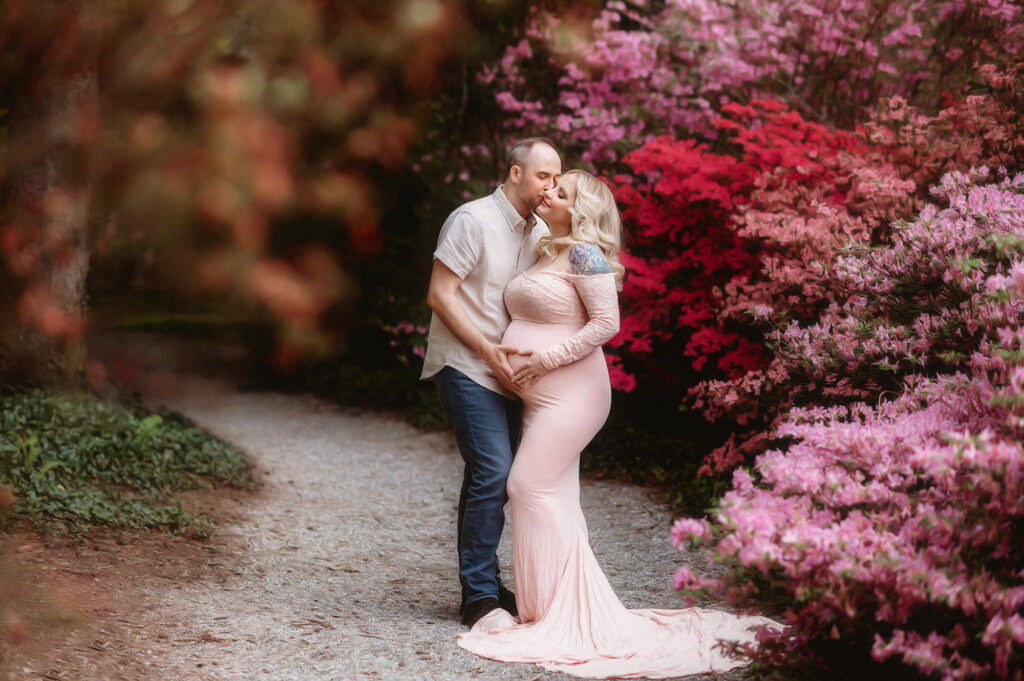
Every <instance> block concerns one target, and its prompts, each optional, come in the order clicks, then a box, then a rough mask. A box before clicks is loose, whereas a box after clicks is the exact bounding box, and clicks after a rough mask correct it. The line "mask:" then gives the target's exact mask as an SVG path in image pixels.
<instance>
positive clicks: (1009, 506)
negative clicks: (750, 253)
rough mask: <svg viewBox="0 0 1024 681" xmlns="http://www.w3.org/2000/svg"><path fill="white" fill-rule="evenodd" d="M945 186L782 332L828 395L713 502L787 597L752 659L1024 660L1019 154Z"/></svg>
mask: <svg viewBox="0 0 1024 681" xmlns="http://www.w3.org/2000/svg"><path fill="white" fill-rule="evenodd" d="M933 195H934V199H935V200H936V201H938V202H940V203H939V204H929V205H927V206H925V207H924V209H922V210H921V212H920V215H919V217H918V218H916V219H915V220H913V221H911V222H905V223H900V224H898V225H896V226H895V228H894V231H893V234H892V238H891V244H888V245H883V246H869V245H858V246H853V247H851V248H849V249H847V250H846V251H845V252H844V253H843V254H842V255H841V256H840V257H839V258H837V260H836V265H835V269H834V273H833V275H832V276H834V277H835V280H836V286H838V287H842V288H844V289H846V290H848V291H849V293H850V295H849V298H848V299H847V300H846V301H845V302H843V303H842V304H840V303H835V304H833V305H831V306H830V307H829V308H828V309H827V310H826V311H825V312H824V313H823V314H822V315H821V316H820V318H819V320H817V322H815V323H814V324H805V325H800V324H796V323H792V324H789V325H788V326H785V327H784V328H780V329H779V330H778V331H777V332H775V333H774V335H773V336H772V339H773V342H774V343H775V346H776V350H777V353H778V357H779V358H780V361H781V362H784V363H785V364H786V365H788V366H789V367H791V368H792V370H793V371H794V372H799V373H800V375H801V376H803V377H804V380H805V381H807V382H808V383H809V384H812V385H813V386H814V389H815V390H816V391H817V392H818V394H819V395H820V398H819V401H818V405H817V406H808V407H804V408H795V409H792V410H790V411H789V412H788V413H787V414H786V415H785V418H784V420H783V421H782V422H781V424H780V425H779V426H778V428H777V429H776V430H775V431H774V432H773V433H771V437H772V438H773V442H774V443H775V446H774V447H773V448H771V449H769V450H768V451H766V452H764V453H763V454H761V455H760V456H759V457H758V458H757V460H756V462H755V464H754V467H753V471H751V472H748V471H747V470H745V469H738V470H737V471H736V472H735V473H734V475H733V489H732V490H731V491H730V492H728V493H727V494H726V495H725V496H724V497H723V498H722V499H721V501H720V504H719V508H718V510H717V512H716V513H715V516H714V521H715V524H716V529H715V531H716V532H717V533H718V534H719V535H720V536H721V540H720V541H719V543H718V547H717V553H718V556H719V558H720V559H721V560H722V561H724V562H726V563H728V564H731V565H733V566H735V567H736V568H737V569H738V572H737V574H738V575H739V576H740V579H739V581H734V582H732V584H731V585H727V588H729V589H731V590H732V591H733V592H734V594H742V592H744V591H746V592H750V590H751V584H752V582H751V581H750V580H749V577H750V576H751V575H758V576H760V578H762V580H764V581H765V582H767V583H769V584H770V585H772V588H773V589H774V590H777V591H778V592H781V593H782V594H783V595H784V596H785V597H786V600H787V602H788V603H789V607H788V608H787V610H786V611H785V613H784V619H785V620H786V622H787V624H789V627H788V628H787V629H786V630H785V631H783V632H781V633H775V632H770V631H765V632H762V643H761V645H760V646H759V647H758V648H757V649H756V650H755V649H753V648H747V649H745V650H743V651H737V652H743V653H745V654H747V655H750V656H752V657H753V659H755V660H756V661H760V662H763V663H766V664H769V665H774V664H784V665H788V666H791V667H792V666H799V665H801V664H810V665H814V666H815V667H817V668H820V669H821V670H823V672H824V673H827V674H833V675H836V676H844V675H847V676H848V677H849V676H850V675H854V674H856V673H860V672H862V671H863V669H862V666H863V665H860V664H859V663H858V660H860V661H862V662H864V663H865V664H869V662H868V657H869V656H870V659H871V660H874V661H875V662H876V663H886V664H885V665H880V666H878V667H877V669H875V670H874V671H872V672H871V673H872V674H875V675H878V674H880V673H881V672H880V670H885V671H886V673H885V675H883V676H891V677H892V678H897V677H898V678H905V674H906V667H910V668H912V669H913V670H915V671H916V672H917V673H919V674H920V675H922V676H928V677H934V678H941V679H944V680H946V679H969V678H986V677H987V678H997V679H1010V678H1018V677H1019V670H1020V669H1021V668H1022V667H1024V618H1022V616H1021V612H1022V608H1024V448H1022V445H1021V441H1022V438H1024V174H1019V175H1016V176H1013V177H1008V176H1005V175H1003V174H1001V175H1000V176H998V177H995V178H992V177H990V173H989V172H988V171H987V170H985V169H982V170H979V171H977V172H973V173H970V174H964V173H959V172H954V173H950V174H947V175H945V176H944V177H943V178H942V179H941V181H940V183H939V184H938V185H937V186H936V187H934V188H933ZM764 312H765V314H767V315H769V316H770V315H771V314H772V313H771V311H769V310H765V311H764ZM858 396H866V397H870V398H871V399H870V402H868V401H859V400H857V399H856V397H858ZM676 535H678V537H679V538H680V539H677V541H680V540H681V538H682V537H684V536H685V537H693V538H696V539H700V538H703V537H705V536H707V535H708V530H707V529H706V528H704V527H703V526H701V525H699V524H693V523H690V524H682V525H680V526H679V527H678V530H677V531H675V532H674V537H675V536H676ZM676 581H677V585H678V586H680V587H681V588H699V587H701V586H706V584H703V583H702V582H701V580H697V579H695V578H694V579H691V578H690V575H688V574H685V573H684V574H682V575H677V580H676ZM894 665H895V666H894ZM852 670H860V671H857V672H855V671H852ZM901 670H902V671H901ZM1014 674H1018V676H1014Z"/></svg>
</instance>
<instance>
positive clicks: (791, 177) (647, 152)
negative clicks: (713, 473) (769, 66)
mask: <svg viewBox="0 0 1024 681" xmlns="http://www.w3.org/2000/svg"><path fill="white" fill-rule="evenodd" d="M715 126H716V128H717V129H719V130H721V131H723V132H724V133H725V134H726V135H727V136H728V138H729V139H730V141H731V142H732V147H731V148H726V149H725V150H726V151H729V152H731V153H730V154H716V153H712V152H711V151H710V150H709V148H708V146H707V145H706V144H699V143H697V142H696V141H695V140H680V141H676V140H672V139H670V138H659V139H656V140H654V141H652V142H650V143H648V144H647V145H645V146H643V147H641V148H640V149H638V150H636V151H634V152H632V153H630V154H629V155H628V156H626V157H625V159H624V164H625V165H626V166H628V167H629V168H630V169H631V170H632V174H631V175H627V174H625V173H623V174H620V175H618V176H616V177H615V180H616V182H617V185H616V187H615V194H616V198H617V200H618V201H619V205H620V207H621V209H622V211H623V217H624V220H625V224H626V229H627V231H628V233H629V240H630V253H629V255H627V256H624V263H625V264H626V266H627V277H626V280H625V283H624V287H623V297H622V324H621V331H620V333H619V335H618V336H617V337H616V338H615V339H613V341H612V343H611V345H612V348H613V353H614V354H615V355H616V356H617V357H619V358H620V359H621V362H622V364H621V365H615V366H614V367H613V369H614V370H615V371H616V372H618V375H619V376H627V377H629V378H633V379H634V380H637V379H638V380H639V381H640V382H642V383H644V384H649V383H651V382H657V383H661V384H666V385H672V384H673V381H674V382H675V384H676V385H677V386H678V387H677V389H676V392H675V393H674V395H672V396H671V397H670V398H669V399H675V400H682V399H683V396H684V394H685V392H686V388H687V387H689V386H692V385H693V384H694V383H695V382H697V381H699V380H700V379H705V380H710V379H717V382H715V381H712V382H709V383H706V384H704V385H703V387H702V391H703V392H699V393H698V394H697V396H696V397H695V398H694V400H693V404H694V406H695V407H696V408H698V409H701V410H703V411H704V414H705V416H706V417H707V418H709V419H710V420H714V419H716V418H720V417H722V416H724V415H726V414H727V415H728V417H729V418H731V419H733V420H734V421H735V422H736V423H737V424H738V425H739V426H740V427H741V428H744V429H747V430H746V431H743V432H744V433H746V432H747V431H750V432H756V431H757V429H758V428H759V427H760V426H761V425H762V423H763V419H762V418H761V414H760V412H758V410H757V408H756V407H757V405H756V402H755V401H754V400H751V399H750V398H749V397H747V398H746V400H745V403H743V404H741V403H740V400H739V399H738V398H739V396H740V395H741V394H742V392H737V391H736V389H735V387H734V386H733V383H734V382H736V381H746V383H745V384H744V385H747V384H750V383H751V382H753V381H762V382H763V381H765V380H767V378H768V377H769V376H770V374H766V373H765V372H763V371H762V370H763V369H764V368H765V367H766V365H767V366H768V367H769V369H770V368H771V365H770V364H769V360H770V358H769V357H768V356H767V354H766V353H765V352H764V350H763V339H762V335H761V332H760V331H758V330H757V329H755V328H753V327H752V326H751V325H750V313H751V311H754V310H758V309H761V308H764V307H766V306H768V305H778V306H781V307H785V308H786V309H787V311H788V314H789V315H790V317H792V318H797V319H807V320H810V319H814V318H816V317H817V315H818V314H819V313H820V312H821V311H822V310H823V309H824V308H825V307H826V306H827V305H828V304H830V303H831V302H834V301H836V300H841V299H842V298H843V294H842V292H841V291H838V290H837V289H835V288H834V286H832V284H831V283H830V281H829V279H828V277H827V268H825V267H822V266H821V263H828V262H831V260H832V259H833V258H834V257H835V254H836V253H838V251H839V249H841V248H843V247H844V246H846V245H847V244H849V243H867V242H869V241H870V240H871V238H872V235H873V234H876V233H878V232H879V231H880V230H882V229H884V228H885V225H886V224H887V223H888V221H889V220H891V219H892V218H894V217H896V216H898V215H906V214H909V212H910V208H911V206H912V198H911V197H912V196H913V190H914V185H913V183H912V182H908V181H905V180H901V179H900V178H899V177H898V176H896V174H895V172H894V170H893V168H892V166H891V165H889V164H887V163H886V162H885V161H884V160H883V159H881V158H880V156H878V155H876V154H873V153H872V149H871V148H870V147H869V146H867V145H866V144H864V143H863V141H861V140H859V139H858V138H857V137H856V136H855V135H853V134H851V133H846V132H843V131H834V130H829V129H828V128H826V127H825V126H822V125H820V124H817V123H813V122H809V121H807V120H805V119H804V118H803V117H801V116H800V115H799V114H798V113H796V112H794V111H791V110H789V109H788V107H786V106H785V105H784V104H781V103H779V102H775V101H755V102H752V103H751V105H749V106H740V105H738V104H730V105H727V106H726V107H724V108H723V115H722V116H721V117H720V118H719V119H717V120H716V121H715ZM719 146H720V147H721V146H723V145H721V144H720V145H719ZM668 358H671V359H668ZM613 376H616V374H615V373H613ZM680 384H681V385H680ZM725 390H728V391H731V392H729V393H727V392H725ZM730 395H731V396H733V397H735V398H736V399H731V397H730ZM784 406H786V405H785V404H784V403H780V402H776V403H774V408H775V409H779V408H782V407H784ZM762 411H763V410H762ZM747 434H748V435H749V433H747ZM738 440H739V436H736V437H734V438H733V440H732V441H730V442H729V443H726V445H725V446H724V447H723V448H721V449H720V451H719V452H716V454H715V455H714V456H713V458H712V461H713V463H714V465H715V469H716V470H720V471H722V470H728V469H730V468H731V467H732V466H735V465H736V464H737V463H739V462H740V461H742V460H743V459H744V454H743V452H742V451H741V450H740V449H739V448H738V446H737V445H736V444H735V443H736V442H737V441H738ZM742 442H743V444H746V445H748V446H754V445H756V444H757V442H758V441H757V440H755V439H750V438H747V439H743V440H742Z"/></svg>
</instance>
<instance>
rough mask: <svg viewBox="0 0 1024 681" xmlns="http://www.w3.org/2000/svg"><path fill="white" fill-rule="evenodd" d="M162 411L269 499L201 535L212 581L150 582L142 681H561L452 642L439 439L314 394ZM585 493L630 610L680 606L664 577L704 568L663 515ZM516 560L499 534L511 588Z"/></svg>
mask: <svg viewBox="0 0 1024 681" xmlns="http://www.w3.org/2000/svg"><path fill="white" fill-rule="evenodd" d="M165 402H166V403H167V405H168V406H170V407H171V408H173V409H176V410H178V411H181V412H183V413H185V414H187V415H188V416H189V417H191V418H192V419H194V420H195V421H196V422H198V423H199V424H200V425H202V426H203V427H205V428H207V429H209V430H210V431H212V432H213V433H215V434H217V435H219V436H220V437H223V438H226V439H228V440H231V441H233V442H235V443H237V444H238V445H240V446H241V447H242V448H243V449H245V450H246V451H247V452H248V454H249V455H250V456H251V458H252V459H253V461H254V462H255V464H256V466H257V467H258V469H259V471H260V473H261V475H262V477H263V479H264V481H265V489H264V491H263V492H262V493H261V494H260V495H258V498H257V499H255V500H253V502H252V503H251V504H247V506H248V508H247V510H246V511H245V513H244V514H243V517H241V518H240V519H239V520H238V521H237V522H233V523H228V524H222V525H220V526H218V528H217V529H216V530H215V533H214V535H213V537H211V547H210V550H211V551H212V552H213V553H214V554H215V555H214V559H215V562H214V563H212V564H213V565H218V566H220V567H221V568H222V572H221V574H220V576H219V577H218V578H217V579H198V580H191V581H188V580H185V581H181V580H178V581H174V582H171V583H166V585H163V584H160V583H156V584H154V585H153V586H150V587H147V591H146V593H144V594H142V598H143V600H144V601H145V602H146V603H147V604H148V613H147V614H145V615H144V620H145V621H143V622H136V623H135V626H136V631H139V630H142V631H146V632H148V633H147V635H146V636H144V639H140V640H139V641H138V643H137V646H138V649H137V650H136V651H135V652H134V654H136V655H141V656H143V659H144V660H145V662H144V663H143V664H144V665H145V666H146V667H148V668H150V669H152V670H153V671H154V673H155V674H157V676H154V677H153V678H167V679H211V680H212V679H232V680H242V679H244V680H250V679H254V680H258V679H268V680H274V681H291V680H293V679H294V680H299V679H301V680H303V681H311V680H323V681H327V680H331V681H343V680H348V679H387V680H389V681H391V680H403V679H410V680H412V679H416V680H420V679H437V680H444V681H447V680H453V679H476V678H479V679H522V680H524V681H525V680H531V681H541V680H551V679H567V678H569V677H565V676H562V675H559V674H553V673H549V672H542V671H541V670H540V669H538V668H536V667H533V666H532V665H519V664H502V663H496V662H491V661H488V660H484V659H481V658H478V657H476V656H474V655H472V654H469V653H466V652H464V651H462V650H461V649H460V648H458V647H457V646H456V644H455V634H456V633H457V632H459V631H461V630H463V627H461V626H460V625H459V623H458V622H457V612H456V610H457V603H458V583H457V576H456V572H455V556H454V553H455V506H456V501H457V496H458V489H459V483H460V475H461V470H460V469H461V460H460V458H459V455H458V452H457V450H456V449H455V444H454V439H453V437H452V436H451V435H450V434H449V433H446V432H433V433H424V432H421V431H417V430H415V429H413V428H412V427H411V426H408V425H406V424H405V423H403V422H401V421H399V420H396V419H394V418H392V417H388V416H383V415H379V414H367V413H360V412H356V411H351V410H342V409H339V408H336V407H333V406H330V405H327V404H324V403H323V402H320V401H317V400H315V399H313V398H308V397H296V396H288V395H280V394H271V393H237V392H228V393H226V394H220V395H217V396H216V397H212V396H208V397H205V398H200V397H195V396H192V397H187V398H186V397H182V398H177V399H172V400H165ZM582 496H583V506H584V511H585V513H586V516H587V519H588V523H589V527H590V532H591V538H592V543H593V545H594V549H595V552H596V554H597V556H598V560H599V561H600V562H601V564H602V566H603V567H604V569H605V571H606V573H607V575H608V578H609V579H610V581H611V583H612V585H613V586H614V587H615V589H616V590H617V592H618V593H619V595H620V597H621V598H622V599H623V601H624V602H625V603H626V605H627V606H629V607H673V606H676V605H680V606H681V605H682V604H681V601H680V600H679V599H678V597H676V596H675V595H674V594H673V592H672V588H671V579H672V573H673V570H674V567H675V566H676V565H678V564H680V563H681V562H683V561H684V560H685V561H688V562H690V564H691V565H693V567H694V568H695V571H698V570H701V569H707V563H706V561H705V560H704V559H703V557H702V556H700V555H681V554H679V553H678V552H676V551H674V550H673V549H672V548H671V546H670V545H669V543H668V540H667V537H668V527H669V524H670V522H671V518H670V516H669V515H668V513H667V512H666V510H665V509H664V507H662V506H660V505H658V504H657V503H655V502H654V501H653V500H652V498H651V497H650V495H649V493H648V492H647V491H646V490H645V489H643V488H640V487H636V486H630V485H625V484H621V483H612V482H600V481H585V483H584V485H583V491H582ZM217 546H220V547H221V548H220V549H217V548H215V547H217ZM225 547H226V548H225ZM509 547H510V542H509V541H508V539H507V537H506V539H505V540H504V541H503V542H502V549H503V552H502V555H501V559H502V569H503V572H504V573H505V574H506V575H507V576H508V578H509V579H511V573H512V571H511V564H510V555H509ZM218 551H219V553H218ZM140 625H141V626H140ZM155 632H160V633H155ZM183 642H188V643H187V644H185V643H183ZM735 674H736V673H734V674H733V675H730V676H732V677H733V678H735ZM690 678H691V679H693V678H700V677H690ZM709 678H710V677H709ZM716 678H719V679H720V678H722V677H716Z"/></svg>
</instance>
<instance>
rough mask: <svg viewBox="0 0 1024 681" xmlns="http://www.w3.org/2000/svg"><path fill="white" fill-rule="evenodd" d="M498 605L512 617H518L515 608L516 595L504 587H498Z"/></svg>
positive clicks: (517, 610) (517, 609)
mask: <svg viewBox="0 0 1024 681" xmlns="http://www.w3.org/2000/svg"><path fill="white" fill-rule="evenodd" d="M498 605H500V606H501V607H502V608H504V609H505V610H507V611H508V614H510V615H512V616H513V617H518V616H519V608H517V607H516V595H515V594H514V593H512V592H511V591H509V590H508V589H506V588H505V587H504V586H499V587H498Z"/></svg>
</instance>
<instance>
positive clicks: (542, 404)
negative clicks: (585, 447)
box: [502, 320, 611, 440]
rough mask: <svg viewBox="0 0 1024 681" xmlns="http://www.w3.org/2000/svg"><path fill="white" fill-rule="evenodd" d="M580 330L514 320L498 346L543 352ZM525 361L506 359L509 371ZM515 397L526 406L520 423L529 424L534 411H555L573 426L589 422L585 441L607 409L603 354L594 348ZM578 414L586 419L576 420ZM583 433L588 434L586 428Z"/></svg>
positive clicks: (575, 326) (608, 388)
mask: <svg viewBox="0 0 1024 681" xmlns="http://www.w3.org/2000/svg"><path fill="white" fill-rule="evenodd" d="M581 327H582V324H579V323H575V324H539V323H537V322H527V321H523V320H514V321H513V322H512V323H511V324H510V325H509V327H508V330H506V331H505V335H504V337H503V338H502V344H504V345H511V346H513V347H516V348H518V349H520V350H527V351H528V350H545V349H547V348H549V347H551V346H552V345H556V344H558V343H561V342H562V341H564V340H565V339H566V338H568V337H569V336H571V335H573V334H574V333H576V332H577V331H579V330H580V328H581ZM525 361H526V358H525V357H523V356H522V355H509V358H508V362H509V364H510V365H512V370H513V371H515V370H516V369H518V368H519V367H521V366H522V365H523V363H524V362H525ZM517 394H518V395H519V396H520V397H521V398H522V400H523V402H524V404H525V405H526V412H525V416H524V418H525V421H524V423H529V422H530V421H531V419H533V418H535V417H536V414H537V413H539V412H538V410H541V411H548V412H550V410H556V411H557V412H558V413H559V414H562V415H563V416H564V418H566V419H568V420H570V421H572V422H573V423H576V424H577V425H579V424H582V423H583V422H584V421H586V422H587V423H591V422H592V423H591V425H592V426H593V429H592V430H593V432H590V434H589V435H587V436H586V439H587V440H589V439H590V438H591V437H593V434H594V433H596V432H597V429H598V428H600V426H601V424H602V423H604V420H605V418H607V416H608V409H609V407H610V406H611V385H610V383H609V380H608V366H607V365H606V364H605V361H604V353H603V352H602V351H601V349H600V348H598V349H597V350H595V351H594V352H592V353H590V354H589V355H587V356H586V357H584V358H583V359H581V360H579V361H578V362H573V363H572V364H567V365H565V366H562V367H559V368H558V369H555V370H554V371H551V372H549V373H547V374H545V375H544V376H542V377H541V378H540V380H538V381H537V382H536V383H534V384H533V385H532V386H531V387H529V388H526V389H525V390H521V391H517ZM581 414H583V415H585V416H586V418H585V419H583V420H580V419H581V416H580V415H581ZM585 430H588V431H589V430H590V426H587V428H585Z"/></svg>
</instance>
